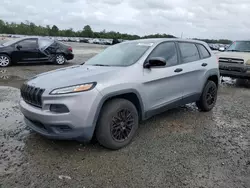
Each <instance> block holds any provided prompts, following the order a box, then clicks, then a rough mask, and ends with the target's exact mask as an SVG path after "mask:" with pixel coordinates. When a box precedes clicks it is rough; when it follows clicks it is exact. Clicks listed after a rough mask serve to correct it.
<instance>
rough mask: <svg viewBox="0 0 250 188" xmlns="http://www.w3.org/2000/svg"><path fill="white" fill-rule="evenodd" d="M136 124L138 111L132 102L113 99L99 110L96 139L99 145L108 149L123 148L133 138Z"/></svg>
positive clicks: (136, 127) (137, 122)
mask: <svg viewBox="0 0 250 188" xmlns="http://www.w3.org/2000/svg"><path fill="white" fill-rule="evenodd" d="M125 117H127V118H125ZM138 124H139V118H138V112H137V109H136V107H135V106H134V104H133V103H131V102H130V101H128V100H125V99H113V100H111V101H108V102H107V103H106V104H105V105H104V106H103V108H102V110H101V114H100V117H99V119H98V122H97V129H96V139H97V141H98V142H99V143H100V145H102V146H104V147H106V148H108V149H112V150H117V149H120V148H123V147H125V146H126V145H128V144H129V143H130V142H131V140H132V139H133V137H134V135H135V133H136V131H137V129H138Z"/></svg>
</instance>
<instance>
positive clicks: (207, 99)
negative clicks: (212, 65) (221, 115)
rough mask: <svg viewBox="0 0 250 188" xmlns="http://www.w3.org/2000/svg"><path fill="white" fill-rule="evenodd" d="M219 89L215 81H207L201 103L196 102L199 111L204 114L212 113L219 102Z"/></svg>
mask: <svg viewBox="0 0 250 188" xmlns="http://www.w3.org/2000/svg"><path fill="white" fill-rule="evenodd" d="M217 91H218V88H217V86H216V84H215V83H214V82H213V81H210V80H209V81H207V83H206V85H205V87H204V89H203V92H202V95H201V97H200V99H199V101H197V102H196V105H197V107H198V108H199V110H201V111H203V112H209V111H211V110H212V109H213V108H214V106H215V104H216V101H217Z"/></svg>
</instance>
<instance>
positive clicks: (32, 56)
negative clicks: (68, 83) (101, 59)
mask: <svg viewBox="0 0 250 188" xmlns="http://www.w3.org/2000/svg"><path fill="white" fill-rule="evenodd" d="M73 58H74V54H73V50H72V47H70V46H67V45H65V44H63V43H61V42H59V41H57V40H54V39H49V38H41V37H26V38H18V39H15V40H11V41H8V42H6V43H3V44H1V45H0V67H7V66H9V65H11V64H15V63H19V62H52V63H56V64H58V65H63V64H64V63H65V62H66V61H67V60H71V59H73Z"/></svg>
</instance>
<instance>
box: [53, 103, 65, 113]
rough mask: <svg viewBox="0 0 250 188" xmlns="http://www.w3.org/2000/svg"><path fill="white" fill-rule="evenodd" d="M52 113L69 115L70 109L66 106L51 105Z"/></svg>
mask: <svg viewBox="0 0 250 188" xmlns="http://www.w3.org/2000/svg"><path fill="white" fill-rule="evenodd" d="M50 111H51V112H56V113H68V112H69V109H68V108H67V106H65V105H64V104H51V105H50Z"/></svg>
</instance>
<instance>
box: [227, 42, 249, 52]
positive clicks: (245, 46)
mask: <svg viewBox="0 0 250 188" xmlns="http://www.w3.org/2000/svg"><path fill="white" fill-rule="evenodd" d="M226 51H235V52H250V41H236V42H234V43H233V44H232V45H231V46H230V47H229V48H228V49H227V50H226Z"/></svg>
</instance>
